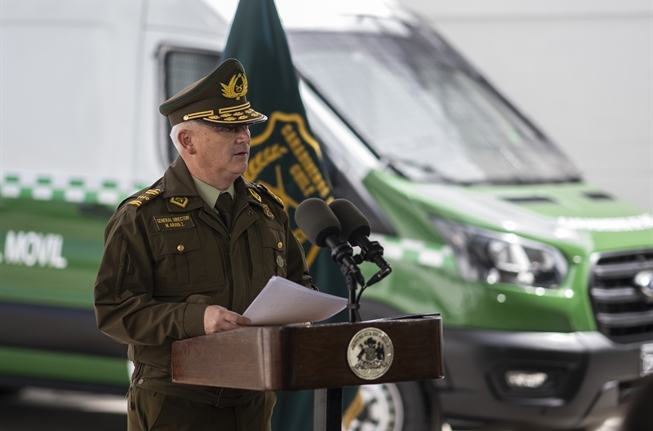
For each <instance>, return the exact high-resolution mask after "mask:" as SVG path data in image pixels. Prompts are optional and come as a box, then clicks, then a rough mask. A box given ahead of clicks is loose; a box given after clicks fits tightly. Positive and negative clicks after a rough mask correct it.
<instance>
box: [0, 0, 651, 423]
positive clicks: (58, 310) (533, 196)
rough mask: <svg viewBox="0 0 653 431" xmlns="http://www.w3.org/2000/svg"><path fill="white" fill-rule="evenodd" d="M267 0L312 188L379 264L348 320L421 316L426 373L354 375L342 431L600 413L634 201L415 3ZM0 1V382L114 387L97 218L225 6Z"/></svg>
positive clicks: (126, 189) (647, 351)
mask: <svg viewBox="0 0 653 431" xmlns="http://www.w3.org/2000/svg"><path fill="white" fill-rule="evenodd" d="M286 3H288V2H286V1H277V4H278V7H279V11H280V14H281V16H282V18H283V22H284V26H285V27H286V30H287V33H288V40H289V43H290V46H291V51H292V54H293V58H294V61H295V66H296V68H297V70H298V73H299V75H300V77H301V83H300V90H301V93H302V98H303V100H304V104H305V106H306V109H307V111H308V115H309V120H310V123H311V128H312V130H313V132H314V134H315V135H316V138H317V139H318V140H319V142H320V143H321V145H322V148H323V153H324V157H325V163H326V165H327V170H328V174H329V177H330V180H331V183H332V185H333V189H334V195H335V196H336V197H340V198H346V199H349V200H351V201H352V202H354V203H355V204H356V205H357V206H358V207H359V208H360V209H361V211H363V213H364V214H365V215H366V216H367V217H368V219H369V220H370V222H371V225H372V230H373V235H374V238H373V239H375V240H377V241H379V242H380V243H381V244H382V245H383V247H384V249H385V258H386V260H388V261H389V262H390V264H391V265H392V268H393V273H392V275H391V276H389V277H387V278H386V279H384V280H383V281H381V282H380V283H378V284H377V285H375V286H373V287H371V288H370V289H368V290H366V292H365V294H364V296H363V300H364V305H363V308H362V309H361V314H362V315H363V317H364V318H378V317H383V316H388V315H394V314H400V313H430V312H439V313H441V315H442V319H443V325H444V353H445V357H444V362H445V374H446V377H445V379H443V380H438V381H423V382H406V383H399V384H387V385H369V386H363V387H361V394H362V396H363V398H364V400H365V407H364V409H363V411H362V412H361V413H360V414H359V415H358V417H357V418H356V419H354V420H353V421H352V423H351V425H350V429H351V430H374V431H401V430H404V431H408V430H414V429H420V430H426V429H437V428H439V427H440V425H441V423H443V422H447V423H449V424H450V425H452V426H453V427H454V428H455V427H467V428H468V429H469V428H476V429H478V428H486V427H494V428H496V427H504V428H509V429H519V428H525V429H533V428H536V427H542V428H548V429H568V430H570V429H589V428H591V427H593V426H596V425H597V424H600V423H601V422H603V421H604V420H605V419H608V418H610V417H612V416H615V415H618V414H619V413H620V412H621V410H622V408H623V407H624V405H625V403H626V402H627V401H628V399H629V397H630V396H631V395H632V394H633V393H634V392H635V391H636V390H637V387H638V385H640V383H641V381H642V379H643V376H645V375H647V374H649V373H652V372H653V284H652V280H653V216H651V214H649V213H647V212H645V211H644V210H642V209H640V208H637V207H636V206H634V205H632V204H630V203H628V202H625V201H623V200H621V199H619V198H618V197H616V196H612V195H610V194H607V193H605V192H603V191H601V190H599V189H597V188H595V187H592V186H591V185H590V184H586V183H584V182H583V180H582V177H581V174H580V173H579V172H578V170H577V169H576V168H575V167H574V165H573V164H572V163H571V161H569V160H568V159H567V158H566V157H565V155H564V154H563V153H562V152H561V151H560V150H559V149H558V147H556V146H555V145H554V144H553V143H552V142H551V141H550V140H549V139H548V138H547V137H546V135H545V134H544V133H543V132H542V131H540V130H539V129H538V128H537V127H535V126H534V125H533V124H532V123H531V122H530V121H529V120H528V119H527V118H526V117H525V116H524V115H523V114H522V113H520V112H519V111H518V110H516V109H515V108H514V107H513V106H512V105H511V104H510V103H509V102H508V101H507V100H506V99H505V98H504V97H503V96H502V95H501V94H500V93H499V92H498V91H497V90H496V89H495V88H494V87H493V86H492V85H491V84H490V83H488V82H487V81H486V80H485V79H484V78H483V76H481V75H480V74H479V73H478V72H477V71H476V70H475V69H474V68H473V67H472V66H471V65H470V64H469V63H468V62H467V61H466V60H465V59H464V58H462V57H461V56H460V55H459V54H458V53H457V52H456V51H455V50H454V49H453V48H452V47H451V46H449V45H448V44H447V42H446V41H445V40H443V39H442V38H441V37H440V36H439V35H438V34H437V33H435V32H434V31H433V30H432V29H431V28H429V27H428V26H426V25H424V24H423V23H421V22H420V21H419V20H418V19H417V18H415V17H413V16H411V15H409V14H407V13H406V12H404V11H402V10H400V9H398V8H396V7H394V6H388V5H387V4H386V3H385V2H379V4H376V3H375V2H364V9H363V5H358V4H356V3H357V2H348V3H350V4H347V2H345V3H344V4H342V5H339V6H338V7H336V6H333V5H329V7H326V6H325V5H322V6H320V7H319V8H318V9H319V10H318V11H313V12H312V13H311V14H308V15H307V14H306V13H297V10H296V9H293V8H294V7H295V6H296V7H300V6H301V2H300V4H299V5H297V4H295V5H294V6H293V5H290V6H289V5H287V4H286ZM2 7H3V15H2V18H1V21H0V25H1V31H2V46H1V51H2V56H3V62H2V65H1V67H2V78H3V87H2V105H3V109H2V111H1V115H2V118H1V119H0V121H1V123H2V129H1V131H0V133H1V139H2V159H1V160H0V187H1V188H0V253H1V254H0V316H1V319H2V324H1V325H0V385H2V387H4V388H11V387H22V386H26V385H37V386H54V387H63V388H77V389H91V390H101V391H111V392H118V393H120V392H124V391H125V388H126V387H127V385H128V375H129V366H130V364H128V362H127V360H126V353H125V352H126V348H125V346H122V345H119V344H117V343H115V342H113V341H112V340H110V339H109V338H107V337H105V336H104V335H102V334H101V333H100V332H99V331H98V330H97V327H96V325H95V318H94V314H93V307H92V294H93V292H92V286H93V283H94V279H95V274H96V271H97V266H98V264H99V260H100V257H101V255H102V247H103V244H102V238H103V230H104V226H105V225H106V223H107V221H108V219H109V217H110V216H111V214H112V213H113V211H114V210H115V208H116V206H117V205H118V203H119V202H120V201H121V200H122V199H124V198H125V197H126V196H128V195H129V194H131V193H132V192H133V191H135V190H137V189H139V188H143V187H145V186H146V185H147V184H149V183H151V181H152V180H154V179H156V178H157V177H158V176H160V175H161V174H162V173H163V171H164V170H165V168H166V166H167V165H168V163H170V161H171V160H172V159H173V158H174V154H175V153H174V152H175V150H174V147H173V146H172V144H171V143H170V142H169V139H168V137H167V125H166V122H165V121H164V120H165V119H164V118H163V117H161V116H160V115H159V114H158V112H157V106H158V104H159V103H160V101H162V100H165V99H167V98H168V97H169V96H170V95H172V94H174V93H176V92H177V91H178V90H180V89H181V88H183V87H185V86H186V85H188V84H189V83H191V82H194V81H195V80H197V79H199V78H200V77H202V76H204V75H205V74H206V73H208V72H209V71H210V70H212V69H213V67H215V65H216V64H217V62H218V61H219V57H220V51H221V49H222V48H223V46H224V44H225V42H226V37H227V34H228V31H229V20H230V19H231V16H232V15H233V12H234V7H233V5H229V2H211V1H200V0H193V1H172V0H141V1H132V0H116V1H112V2H101V1H76V0H66V1H56V2H55V1H49V0H34V1H31V2H23V1H19V0H3V4H2ZM316 7H317V6H316ZM9 83H11V85H9ZM364 265H367V264H364ZM363 268H364V270H365V271H366V274H367V275H368V276H370V275H371V274H372V273H373V271H374V268H372V267H366V266H363Z"/></svg>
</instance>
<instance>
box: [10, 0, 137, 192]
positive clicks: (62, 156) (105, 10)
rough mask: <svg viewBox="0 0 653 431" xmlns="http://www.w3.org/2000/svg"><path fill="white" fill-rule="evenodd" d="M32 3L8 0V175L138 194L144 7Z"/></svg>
mask: <svg viewBox="0 0 653 431" xmlns="http://www.w3.org/2000/svg"><path fill="white" fill-rule="evenodd" d="M23 3H25V2H18V1H3V18H2V35H1V36H2V37H1V43H2V45H1V51H2V88H1V90H2V102H1V103H2V106H1V108H2V116H3V118H2V129H1V131H0V139H1V142H2V160H1V162H0V171H2V175H6V174H8V173H11V174H17V175H18V176H19V177H20V173H21V172H26V171H32V172H37V173H38V174H39V175H41V176H49V177H58V178H60V177H62V176H66V174H67V173H71V172H74V175H75V176H76V178H78V179H83V180H85V181H91V180H92V179H95V180H97V181H102V180H112V181H114V182H116V183H117V184H118V185H119V188H123V187H129V186H130V185H131V184H130V183H131V178H132V172H131V165H132V163H131V159H132V153H133V152H132V151H130V148H131V147H132V136H133V135H132V132H131V130H133V127H134V122H135V118H134V112H135V106H136V102H137V100H136V98H137V93H136V91H135V79H134V78H135V76H134V72H133V71H134V70H135V68H136V63H137V56H136V54H137V47H138V43H139V37H138V36H139V35H138V28H139V14H140V10H141V9H140V3H138V2H133V1H119V2H108V3H109V4H105V3H102V10H101V11H98V4H97V3H93V7H90V6H87V5H85V4H84V2H80V1H67V2H62V1H58V2H56V7H55V2H50V1H32V2H29V3H28V4H23ZM36 10H38V13H36V12H35V11H36ZM44 10H47V11H48V13H46V14H44ZM50 12H51V13H50ZM71 14H72V18H71ZM64 16H65V17H64ZM43 136H47V138H46V140H47V142H44V138H43ZM36 155H38V157H35V156H36ZM21 182H22V180H21Z"/></svg>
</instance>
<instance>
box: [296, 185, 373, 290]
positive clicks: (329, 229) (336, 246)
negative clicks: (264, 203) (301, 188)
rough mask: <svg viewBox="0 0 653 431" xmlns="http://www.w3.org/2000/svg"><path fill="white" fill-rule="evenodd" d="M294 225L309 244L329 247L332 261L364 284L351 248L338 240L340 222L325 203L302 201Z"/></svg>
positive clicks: (315, 199)
mask: <svg viewBox="0 0 653 431" xmlns="http://www.w3.org/2000/svg"><path fill="white" fill-rule="evenodd" d="M295 223H297V226H299V228H300V229H301V230H302V231H303V232H304V234H306V237H307V238H308V240H309V241H310V242H311V244H314V245H317V246H318V247H329V248H330V249H331V257H332V258H333V260H335V261H336V262H338V263H340V264H342V265H343V266H345V267H346V268H347V270H348V271H349V272H350V273H351V274H353V275H354V277H355V279H356V281H357V282H358V284H360V285H361V286H362V285H364V284H365V279H364V278H363V274H362V273H361V271H360V269H359V268H358V265H357V264H356V261H355V260H354V258H353V251H352V248H351V247H350V246H349V244H347V243H346V242H344V241H341V240H340V231H341V227H340V222H339V221H338V218H337V217H336V215H335V214H334V213H333V211H331V209H330V208H329V207H328V206H327V204H326V202H324V201H323V200H322V199H318V198H309V199H306V200H305V201H303V202H302V203H301V204H299V206H298V207H297V209H296V210H295Z"/></svg>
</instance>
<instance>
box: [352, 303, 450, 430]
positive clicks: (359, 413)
mask: <svg viewBox="0 0 653 431" xmlns="http://www.w3.org/2000/svg"><path fill="white" fill-rule="evenodd" d="M360 314H361V317H362V319H363V320H371V319H379V318H382V317H390V316H395V315H398V314H403V313H401V312H399V311H397V310H395V309H393V308H392V307H389V306H387V305H385V304H381V303H379V302H375V301H361V308H360ZM357 397H360V398H361V399H362V400H361V401H362V403H359V407H358V410H356V411H355V412H353V413H355V417H354V418H353V419H352V420H351V422H350V423H349V426H348V428H347V431H440V430H441V428H442V410H441V408H440V403H439V399H438V396H437V393H436V391H435V388H434V387H433V385H432V384H430V383H429V382H400V383H383V384H380V385H364V386H360V388H359V393H358V395H357ZM353 405H355V403H352V406H353ZM350 417H351V415H350Z"/></svg>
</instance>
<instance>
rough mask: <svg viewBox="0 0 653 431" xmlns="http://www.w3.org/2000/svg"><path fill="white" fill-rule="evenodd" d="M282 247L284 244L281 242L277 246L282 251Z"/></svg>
mask: <svg viewBox="0 0 653 431" xmlns="http://www.w3.org/2000/svg"><path fill="white" fill-rule="evenodd" d="M281 247H283V243H282V242H281V241H279V243H278V244H277V248H279V249H280V248H281Z"/></svg>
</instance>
